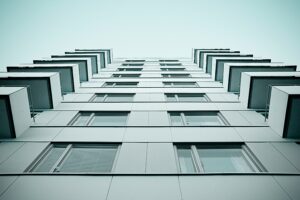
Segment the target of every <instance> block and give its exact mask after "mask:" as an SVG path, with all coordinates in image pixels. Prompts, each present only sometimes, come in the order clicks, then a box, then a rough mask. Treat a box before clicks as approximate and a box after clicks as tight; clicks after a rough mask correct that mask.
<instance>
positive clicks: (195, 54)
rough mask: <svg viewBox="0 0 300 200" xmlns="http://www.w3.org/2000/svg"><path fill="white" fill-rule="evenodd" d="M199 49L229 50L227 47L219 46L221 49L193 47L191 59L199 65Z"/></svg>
mask: <svg viewBox="0 0 300 200" xmlns="http://www.w3.org/2000/svg"><path fill="white" fill-rule="evenodd" d="M200 51H230V49H229V48H224V49H223V48H221V49H196V48H194V49H193V55H192V56H193V61H194V63H195V64H198V65H199V53H200Z"/></svg>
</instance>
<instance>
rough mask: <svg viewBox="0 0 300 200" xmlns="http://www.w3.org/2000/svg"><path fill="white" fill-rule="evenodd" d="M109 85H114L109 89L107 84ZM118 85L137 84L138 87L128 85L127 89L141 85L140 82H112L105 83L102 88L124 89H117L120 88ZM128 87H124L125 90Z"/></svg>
mask: <svg viewBox="0 0 300 200" xmlns="http://www.w3.org/2000/svg"><path fill="white" fill-rule="evenodd" d="M108 83H112V85H111V86H110V87H108V86H107V84H108ZM118 83H136V85H134V86H133V85H131V86H130V85H128V86H126V87H138V85H139V82H113V81H111V82H105V83H103V85H102V86H101V87H105V88H122V87H116V86H118ZM126 87H123V88H126Z"/></svg>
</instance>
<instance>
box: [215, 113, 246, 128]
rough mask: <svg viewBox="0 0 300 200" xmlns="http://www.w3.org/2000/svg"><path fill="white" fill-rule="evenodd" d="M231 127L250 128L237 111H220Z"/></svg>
mask: <svg viewBox="0 0 300 200" xmlns="http://www.w3.org/2000/svg"><path fill="white" fill-rule="evenodd" d="M221 114H222V115H223V116H224V117H225V119H226V120H227V121H228V122H229V124H230V125H231V126H250V125H251V124H250V123H249V122H248V121H247V120H246V119H245V118H244V117H243V116H242V115H241V114H240V113H239V112H238V111H221Z"/></svg>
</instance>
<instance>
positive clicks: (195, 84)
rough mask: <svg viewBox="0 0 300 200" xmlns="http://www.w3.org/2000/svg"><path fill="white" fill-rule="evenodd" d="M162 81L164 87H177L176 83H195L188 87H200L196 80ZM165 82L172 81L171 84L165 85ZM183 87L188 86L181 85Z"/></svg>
mask: <svg viewBox="0 0 300 200" xmlns="http://www.w3.org/2000/svg"><path fill="white" fill-rule="evenodd" d="M162 83H163V85H164V87H177V85H174V83H194V86H191V85H189V86H188V87H187V88H196V87H199V85H198V83H197V82H195V81H186V82H174V81H163V82H162ZM165 83H170V85H165ZM178 87H180V86H178ZM181 87H186V86H181Z"/></svg>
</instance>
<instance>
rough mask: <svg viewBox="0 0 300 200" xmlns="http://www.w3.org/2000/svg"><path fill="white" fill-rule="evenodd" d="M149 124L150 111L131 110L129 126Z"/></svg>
mask: <svg viewBox="0 0 300 200" xmlns="http://www.w3.org/2000/svg"><path fill="white" fill-rule="evenodd" d="M148 124H149V112H134V111H133V112H131V113H130V115H129V117H128V121H127V126H148Z"/></svg>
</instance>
